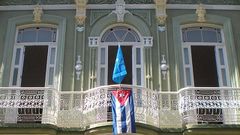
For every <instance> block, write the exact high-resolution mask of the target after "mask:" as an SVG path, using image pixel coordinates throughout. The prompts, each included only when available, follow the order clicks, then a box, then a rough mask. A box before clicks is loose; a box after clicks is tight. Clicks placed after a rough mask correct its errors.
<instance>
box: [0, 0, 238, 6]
mask: <svg viewBox="0 0 240 135" xmlns="http://www.w3.org/2000/svg"><path fill="white" fill-rule="evenodd" d="M115 2H116V0H89V2H88V4H114V3H115ZM125 2H126V4H153V3H154V0H125ZM199 3H203V4H217V5H239V4H240V0H168V4H199ZM36 4H43V5H47V4H74V0H1V2H0V6H3V5H36Z"/></svg>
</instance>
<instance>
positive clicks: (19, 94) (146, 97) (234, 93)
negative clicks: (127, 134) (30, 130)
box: [0, 85, 240, 129]
mask: <svg viewBox="0 0 240 135" xmlns="http://www.w3.org/2000/svg"><path fill="white" fill-rule="evenodd" d="M116 89H131V90H133V96H134V104H135V119H136V122H137V123H142V124H145V125H150V126H153V127H156V128H180V129H182V128H185V127H186V126H189V125H204V124H229V125H230V124H231V125H232V124H240V111H239V109H240V88H222V87H221V88H214V87H212V88H204V87H199V88H197V87H192V88H183V89H181V90H179V91H178V92H158V91H153V90H150V89H147V88H143V87H136V86H131V85H109V86H102V87H97V88H93V89H90V90H87V91H62V92H57V90H54V89H52V88H35V87H34V88H27V87H19V88H17V87H1V88H0V122H1V123H42V124H52V125H55V126H57V127H62V128H82V129H84V128H86V127H96V126H99V125H104V124H105V125H106V124H109V125H110V124H111V119H112V118H111V101H110V97H111V91H112V90H116Z"/></svg>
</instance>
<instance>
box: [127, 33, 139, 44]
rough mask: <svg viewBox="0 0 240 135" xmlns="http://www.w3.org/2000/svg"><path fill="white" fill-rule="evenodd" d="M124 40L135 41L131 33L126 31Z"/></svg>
mask: <svg viewBox="0 0 240 135" xmlns="http://www.w3.org/2000/svg"><path fill="white" fill-rule="evenodd" d="M124 42H137V41H136V39H135V37H134V36H133V35H132V34H131V33H128V34H127V36H126V37H125V39H124Z"/></svg>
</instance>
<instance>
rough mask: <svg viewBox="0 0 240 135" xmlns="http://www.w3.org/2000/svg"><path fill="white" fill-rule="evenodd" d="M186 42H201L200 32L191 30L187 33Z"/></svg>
mask: <svg viewBox="0 0 240 135" xmlns="http://www.w3.org/2000/svg"><path fill="white" fill-rule="evenodd" d="M187 41H188V42H202V35H201V31H200V30H191V31H188V32H187Z"/></svg>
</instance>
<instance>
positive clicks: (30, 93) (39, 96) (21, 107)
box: [0, 87, 59, 124]
mask: <svg viewBox="0 0 240 135" xmlns="http://www.w3.org/2000/svg"><path fill="white" fill-rule="evenodd" d="M58 99H59V98H58V93H56V90H54V89H52V88H43V87H0V121H1V122H4V123H29V122H34V123H47V124H56V122H57V121H56V120H57V110H58V104H57V103H58Z"/></svg>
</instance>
